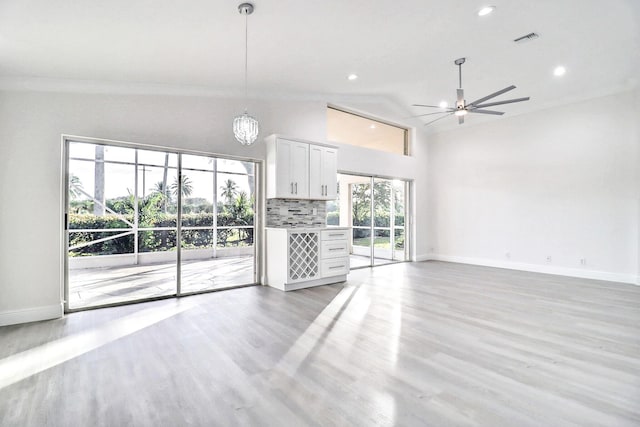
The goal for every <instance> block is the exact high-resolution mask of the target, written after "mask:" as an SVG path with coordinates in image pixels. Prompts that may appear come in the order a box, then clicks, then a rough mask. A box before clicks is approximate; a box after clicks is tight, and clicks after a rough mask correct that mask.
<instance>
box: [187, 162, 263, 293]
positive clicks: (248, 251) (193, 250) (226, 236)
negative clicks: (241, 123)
mask: <svg viewBox="0 0 640 427" xmlns="http://www.w3.org/2000/svg"><path fill="white" fill-rule="evenodd" d="M254 168H255V165H254V163H253V162H240V161H236V160H227V159H215V158H212V157H206V156H192V155H183V157H182V171H183V172H182V175H183V178H182V179H183V185H184V184H185V183H190V185H191V188H190V192H189V196H186V195H185V198H184V199H183V204H182V242H181V244H182V249H183V250H182V268H181V293H191V292H200V291H206V290H212V289H222V288H227V287H233V286H240V285H247V284H251V283H254V282H255V273H254V271H255V268H254V264H255V254H254V246H253V236H254V209H255V206H254V200H255V179H254Z"/></svg>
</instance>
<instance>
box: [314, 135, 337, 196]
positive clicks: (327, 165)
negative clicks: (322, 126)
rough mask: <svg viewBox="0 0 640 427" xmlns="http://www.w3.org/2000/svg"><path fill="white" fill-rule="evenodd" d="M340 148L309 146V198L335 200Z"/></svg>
mask: <svg viewBox="0 0 640 427" xmlns="http://www.w3.org/2000/svg"><path fill="white" fill-rule="evenodd" d="M337 174H338V150H337V149H336V148H332V147H325V146H321V145H310V146H309V198H310V199H313V200H334V199H335V198H336V197H337V196H338V194H337Z"/></svg>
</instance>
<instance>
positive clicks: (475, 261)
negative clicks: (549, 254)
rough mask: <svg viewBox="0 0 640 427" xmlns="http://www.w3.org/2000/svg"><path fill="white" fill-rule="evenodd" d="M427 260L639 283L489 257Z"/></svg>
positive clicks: (633, 278) (615, 276)
mask: <svg viewBox="0 0 640 427" xmlns="http://www.w3.org/2000/svg"><path fill="white" fill-rule="evenodd" d="M427 260H434V261H447V262H457V263H460V264H472V265H482V266H485V267H496V268H506V269H509V270H521V271H531V272H534V273H545V274H556V275H559V276H568V277H579V278H582V279H594V280H606V281H609V282H621V283H630V284H632V285H640V281H639V280H638V279H639V278H638V277H637V276H635V275H633V274H623V273H612V272H609V271H598V270H581V269H578V268H570V267H556V266H547V265H537V264H527V263H522V262H504V261H497V260H493V259H489V258H472V257H462V256H455V255H440V254H431V255H430V256H428V257H427Z"/></svg>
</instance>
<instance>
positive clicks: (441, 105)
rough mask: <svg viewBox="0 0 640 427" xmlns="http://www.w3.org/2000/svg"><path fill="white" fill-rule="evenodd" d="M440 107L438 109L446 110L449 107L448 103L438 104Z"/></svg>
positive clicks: (441, 102)
mask: <svg viewBox="0 0 640 427" xmlns="http://www.w3.org/2000/svg"><path fill="white" fill-rule="evenodd" d="M438 105H439V106H440V108H447V107H448V106H449V103H448V102H447V101H440V104H438Z"/></svg>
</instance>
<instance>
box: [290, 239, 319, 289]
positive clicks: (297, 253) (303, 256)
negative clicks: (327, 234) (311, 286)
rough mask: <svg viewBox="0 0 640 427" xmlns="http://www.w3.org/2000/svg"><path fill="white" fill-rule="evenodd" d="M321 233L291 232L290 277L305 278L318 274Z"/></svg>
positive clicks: (293, 278) (295, 278)
mask: <svg viewBox="0 0 640 427" xmlns="http://www.w3.org/2000/svg"><path fill="white" fill-rule="evenodd" d="M319 251H320V243H319V233H317V232H316V233H304V232H301V233H290V234H289V279H290V280H303V279H312V278H314V277H316V276H318V273H319V266H318V259H319V256H318V254H319Z"/></svg>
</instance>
